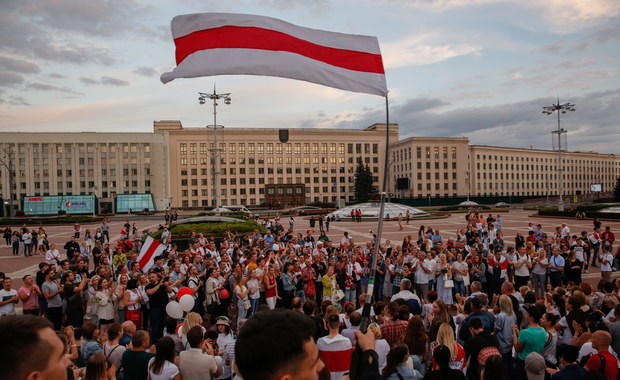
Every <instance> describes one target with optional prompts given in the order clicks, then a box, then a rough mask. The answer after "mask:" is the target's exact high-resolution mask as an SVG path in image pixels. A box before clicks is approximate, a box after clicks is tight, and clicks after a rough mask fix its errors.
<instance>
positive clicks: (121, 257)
mask: <svg viewBox="0 0 620 380" xmlns="http://www.w3.org/2000/svg"><path fill="white" fill-rule="evenodd" d="M123 265H127V255H126V254H124V253H123V250H122V249H120V248H119V249H117V250H116V253H115V254H114V257H113V258H112V266H113V267H114V269H118V267H120V266H123Z"/></svg>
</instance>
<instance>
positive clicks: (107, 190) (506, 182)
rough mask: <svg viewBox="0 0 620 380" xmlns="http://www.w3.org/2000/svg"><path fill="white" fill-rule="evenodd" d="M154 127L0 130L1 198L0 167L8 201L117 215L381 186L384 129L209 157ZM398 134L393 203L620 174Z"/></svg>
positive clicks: (570, 186) (294, 201) (283, 200)
mask: <svg viewBox="0 0 620 380" xmlns="http://www.w3.org/2000/svg"><path fill="white" fill-rule="evenodd" d="M153 127H154V131H153V132H152V133H90V132H83V133H0V155H1V157H2V163H3V165H2V166H0V194H1V197H2V198H3V199H4V200H8V199H9V194H10V193H11V191H10V190H9V189H10V183H11V176H10V175H9V171H8V170H7V167H6V166H12V168H13V174H14V175H13V180H14V187H13V199H15V200H16V201H19V202H21V201H23V200H25V199H26V198H27V197H44V196H57V195H59V196H70V195H71V196H76V195H88V194H95V195H96V196H97V198H98V202H99V203H98V206H99V210H100V211H101V212H114V211H116V210H115V200H118V196H119V195H121V194H124V195H131V194H138V195H139V194H151V195H152V198H153V201H154V206H155V209H156V210H166V209H169V208H205V207H212V206H214V205H215V192H216V190H217V191H218V192H219V194H220V199H221V205H224V206H226V205H229V206H235V205H246V206H249V207H252V206H259V205H269V206H272V207H292V206H298V205H300V204H309V203H315V202H323V203H335V202H337V200H339V199H340V200H342V201H343V202H354V181H355V168H356V166H357V162H358V160H361V161H362V162H363V163H365V164H367V165H368V166H369V167H370V169H371V171H372V173H373V176H374V186H376V187H377V188H378V189H380V188H381V187H382V180H383V168H384V159H385V139H386V125H385V124H374V125H372V126H370V127H367V128H364V129H288V130H282V129H275V128H273V129H255V128H225V129H218V131H217V134H218V136H217V139H218V140H217V141H218V144H217V145H218V146H217V149H216V146H215V136H214V131H213V130H209V129H206V128H184V127H183V125H182V124H181V122H180V121H176V120H172V121H155V122H154V125H153ZM398 133H399V127H398V125H396V124H394V125H391V126H390V142H391V148H390V158H389V162H388V166H389V168H390V169H389V170H390V175H389V176H388V184H387V188H388V191H389V193H391V196H393V197H398V198H427V197H431V198H437V197H440V198H449V197H465V196H467V195H471V196H480V197H485V196H488V197H491V196H540V197H544V196H547V195H550V196H555V195H557V194H558V179H559V178H558V176H559V175H561V174H562V175H563V182H564V186H563V187H564V194H566V195H571V194H588V193H589V192H590V188H591V185H594V184H601V185H602V190H603V191H611V190H612V189H613V186H614V185H615V182H616V178H617V177H618V176H620V156H617V155H613V154H600V153H594V152H564V153H563V163H564V164H563V168H564V170H560V169H559V167H558V153H557V152H556V151H550V150H538V149H519V148H505V147H492V146H482V145H470V144H469V140H468V139H467V138H465V137H449V138H429V137H411V138H406V139H403V140H399V138H398ZM214 158H217V160H216V161H213V159H214ZM4 164H7V165H6V166H5V165H4ZM9 164H10V165H9ZM215 170H217V172H218V173H219V174H218V176H217V186H216V185H215V183H214V179H215V178H216V176H215V175H214V171H215ZM130 203H131V202H130ZM130 203H127V204H125V205H124V208H125V209H126V208H128V207H131V206H130ZM134 211H136V209H134Z"/></svg>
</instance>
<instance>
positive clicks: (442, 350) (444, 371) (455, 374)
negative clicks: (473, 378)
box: [424, 345, 465, 380]
mask: <svg viewBox="0 0 620 380" xmlns="http://www.w3.org/2000/svg"><path fill="white" fill-rule="evenodd" d="M450 355H451V352H450V349H449V348H448V347H446V346H443V345H440V346H437V347H436V348H435V350H434V351H433V363H436V364H437V369H433V370H432V371H430V372H427V373H426V376H424V380H447V379H450V380H465V374H464V373H463V371H460V370H458V369H452V368H450Z"/></svg>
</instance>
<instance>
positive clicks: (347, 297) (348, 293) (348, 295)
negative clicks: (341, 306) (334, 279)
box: [342, 289, 356, 304]
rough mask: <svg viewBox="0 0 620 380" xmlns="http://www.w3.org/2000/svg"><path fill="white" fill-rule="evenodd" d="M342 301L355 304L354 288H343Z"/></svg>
mask: <svg viewBox="0 0 620 380" xmlns="http://www.w3.org/2000/svg"><path fill="white" fill-rule="evenodd" d="M342 301H343V302H344V303H347V302H353V303H354V304H355V301H356V300H355V290H351V289H345V290H344V299H343V300H342Z"/></svg>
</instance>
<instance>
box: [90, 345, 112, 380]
mask: <svg viewBox="0 0 620 380" xmlns="http://www.w3.org/2000/svg"><path fill="white" fill-rule="evenodd" d="M115 367H116V366H114V365H112V366H110V367H108V361H107V360H106V358H105V356H104V355H103V353H101V352H98V353H96V354H94V355H92V356H91V357H90V358H88V361H87V362H86V373H85V374H84V380H116V368H115Z"/></svg>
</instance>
